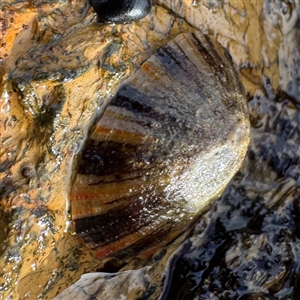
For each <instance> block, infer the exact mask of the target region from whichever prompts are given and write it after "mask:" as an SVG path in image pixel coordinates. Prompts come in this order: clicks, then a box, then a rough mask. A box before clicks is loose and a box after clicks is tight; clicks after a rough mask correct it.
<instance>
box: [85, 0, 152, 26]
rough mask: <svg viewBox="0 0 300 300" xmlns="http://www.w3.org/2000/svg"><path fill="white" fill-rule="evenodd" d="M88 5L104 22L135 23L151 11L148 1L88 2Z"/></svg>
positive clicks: (100, 0) (113, 0)
mask: <svg viewBox="0 0 300 300" xmlns="http://www.w3.org/2000/svg"><path fill="white" fill-rule="evenodd" d="M90 3H91V5H92V6H93V8H94V9H95V11H96V13H97V14H98V16H99V17H100V19H101V20H102V21H104V22H130V21H137V20H140V19H142V18H144V17H145V16H147V14H148V13H149V11H150V9H151V2H150V0H90Z"/></svg>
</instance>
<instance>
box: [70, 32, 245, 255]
mask: <svg viewBox="0 0 300 300" xmlns="http://www.w3.org/2000/svg"><path fill="white" fill-rule="evenodd" d="M248 141H249V124H248V116H247V109H246V104H245V98H244V94H243V91H242V88H241V84H240V82H239V79H238V76H237V75H236V72H235V70H234V68H233V66H232V64H231V60H230V58H229V56H228V55H227V54H226V53H224V52H223V50H222V48H221V47H220V46H219V44H218V43H216V42H215V41H214V40H212V39H210V38H209V37H207V36H204V35H202V34H201V33H200V32H195V33H185V34H180V35H178V36H177V37H176V38H174V39H173V40H172V41H170V42H169V43H168V44H166V45H165V46H163V47H162V48H160V49H158V50H157V51H156V52H155V53H154V54H153V55H152V56H151V57H150V58H149V59H148V60H147V61H146V62H144V63H143V65H142V66H141V68H140V69H139V70H138V71H137V72H136V73H135V74H134V76H133V77H131V78H130V79H129V80H128V81H127V82H126V84H124V85H123V86H122V87H121V88H120V89H119V90H118V91H117V93H116V95H115V96H114V97H113V98H112V99H111V101H110V102H109V104H108V106H107V108H106V109H105V111H104V113H103V115H101V116H100V117H99V120H98V121H97V122H96V124H95V126H94V127H93V129H92V133H91V135H90V136H89V138H88V140H87V141H86V144H85V146H84V148H83V150H82V153H81V154H80V158H79V164H78V165H79V168H78V174H77V176H76V180H75V182H74V184H73V187H72V191H71V196H70V198H71V210H72V219H73V220H74V223H75V228H76V233H77V234H78V235H79V236H80V237H81V238H83V240H84V241H85V242H86V243H87V245H88V246H89V247H90V248H92V249H95V251H96V255H97V256H98V257H102V256H105V255H108V254H111V253H114V252H116V251H119V252H120V251H121V250H124V251H125V252H126V253H127V254H131V253H137V252H140V251H142V250H144V249H146V248H148V247H150V246H153V245H155V244H158V243H161V242H163V243H164V242H166V241H168V240H170V239H171V238H172V237H174V236H176V235H177V234H178V233H179V232H180V231H182V230H183V229H184V228H186V226H187V225H188V224H189V223H190V222H191V221H192V220H193V218H194V217H195V216H197V215H199V213H200V212H201V211H202V210H203V209H204V208H206V207H207V206H208V204H209V203H211V201H212V200H214V199H216V197H217V196H218V195H219V194H220V193H221V191H222V190H223V189H224V187H225V186H226V184H227V183H228V182H229V180H230V179H231V177H232V176H233V175H234V173H235V172H236V171H237V169H238V168H239V166H240V164H241V162H242V159H243V157H244V155H245V152H246V149H247V145H248ZM124 251H123V253H125V252H124Z"/></svg>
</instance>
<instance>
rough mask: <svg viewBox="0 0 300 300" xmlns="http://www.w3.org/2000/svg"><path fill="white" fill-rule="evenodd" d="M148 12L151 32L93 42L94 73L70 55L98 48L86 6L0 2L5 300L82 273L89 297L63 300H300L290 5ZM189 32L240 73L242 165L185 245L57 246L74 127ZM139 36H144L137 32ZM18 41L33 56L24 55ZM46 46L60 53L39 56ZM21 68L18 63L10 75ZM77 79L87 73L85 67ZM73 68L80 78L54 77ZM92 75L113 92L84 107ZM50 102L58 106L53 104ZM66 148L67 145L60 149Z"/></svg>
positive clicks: (98, 91) (41, 291)
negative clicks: (111, 252) (97, 256)
mask: <svg viewBox="0 0 300 300" xmlns="http://www.w3.org/2000/svg"><path fill="white" fill-rule="evenodd" d="M158 3H159V5H161V6H156V7H154V8H153V15H152V17H153V18H156V19H155V21H153V20H154V19H151V18H152V17H151V18H146V19H145V20H144V21H143V20H142V21H139V23H132V24H127V25H125V26H123V25H111V26H110V27H109V29H108V33H106V34H105V35H104V36H99V37H98V46H99V45H101V47H104V48H105V49H106V51H107V53H109V54H112V55H108V56H107V60H104V61H97V51H96V52H94V51H93V49H96V48H97V47H93V46H89V47H86V45H85V44H80V43H79V45H78V44H77V42H78V38H79V36H80V34H81V35H82V36H89V34H90V37H93V38H94V36H95V35H94V34H91V31H93V30H94V29H95V27H94V25H93V24H94V23H93V21H92V20H93V17H94V15H93V13H92V12H91V11H89V8H88V6H87V3H86V1H82V2H80V1H78V2H76V4H75V3H73V2H71V4H70V5H71V8H72V9H70V7H69V6H68V5H69V4H66V2H63V3H59V4H58V3H56V2H55V1H53V2H51V3H48V4H45V3H37V2H34V1H32V2H30V3H29V2H28V3H26V4H24V3H22V2H18V1H7V2H2V3H1V9H2V11H1V26H2V27H1V28H2V35H3V41H2V49H1V55H0V56H1V67H2V68H1V69H0V73H1V76H2V78H1V86H0V89H1V93H2V96H3V98H2V99H4V101H2V102H1V105H2V106H1V113H2V115H1V120H4V122H3V123H1V135H2V136H1V139H2V140H1V142H2V143H3V146H4V147H3V148H1V151H2V152H1V172H2V173H1V194H2V199H1V211H0V225H1V227H2V226H3V228H4V230H3V231H2V232H1V233H0V241H1V250H0V251H1V252H2V257H1V260H0V265H1V268H0V269H1V270H2V273H1V297H2V298H3V299H14V298H18V297H19V298H21V299H37V298H38V299H51V298H53V296H54V295H57V294H58V293H60V292H61V291H63V290H64V289H65V288H67V287H68V286H70V285H72V284H73V283H74V282H75V281H76V280H77V279H79V278H80V276H81V274H83V273H89V272H95V271H101V272H105V273H100V274H98V275H97V276H98V277H97V278H100V279H98V281H99V285H98V286H97V288H96V289H94V290H92V291H90V290H87V286H88V284H86V283H84V284H79V285H77V286H75V287H74V286H73V287H74V290H73V293H75V294H71V292H70V291H67V294H64V296H62V297H63V298H62V299H67V298H66V295H68V294H69V295H70V298H71V299H74V298H76V297H77V298H78V299H80V298H79V297H81V299H90V298H91V296H93V297H97V295H98V297H100V299H111V298H110V297H111V295H112V291H114V293H116V294H115V295H116V297H122V296H124V297H126V298H127V299H158V298H160V299H298V298H299V297H300V291H299V290H300V287H299V256H300V253H299V251H300V250H299V228H300V225H299V224H300V223H299V222H300V221H299V219H300V208H299V207H300V206H299V196H300V195H299V193H300V192H299V186H300V183H299V173H300V168H299V155H300V153H299V144H300V143H299V142H300V137H299V135H300V133H299V123H300V120H299V103H300V97H299V61H300V59H299V43H298V42H297V41H299V26H298V25H299V14H300V13H299V3H298V2H288V3H285V2H282V1H264V2H261V3H258V2H255V3H252V2H250V1H231V2H228V3H224V2H221V1H180V2H179V1H158ZM25 11H26V14H25V13H24V12H25ZM181 18H184V19H185V20H187V21H188V23H189V24H186V23H185V22H183V21H182V19H181ZM66 20H67V21H66ZM79 23H81V24H84V26H83V28H82V29H81V31H80V34H79V35H73V36H72V32H75V31H76V30H77V27H76V26H78V25H77V24H79ZM191 27H195V28H198V29H201V30H202V31H204V32H205V33H208V34H210V35H213V36H215V37H216V38H217V40H218V41H219V42H220V43H221V44H222V45H223V46H224V47H225V48H227V49H228V50H229V52H230V54H231V56H232V59H233V62H234V64H235V66H236V68H237V69H238V70H239V72H240V76H241V80H242V83H243V85H244V87H245V90H246V92H247V96H248V99H249V112H250V120H251V127H252V128H251V144H250V149H249V151H248V155H247V157H246V160H245V162H244V165H243V167H242V168H241V169H240V171H239V173H238V174H237V175H236V177H235V178H234V179H233V181H232V182H231V184H230V185H229V186H228V188H227V189H226V191H225V192H224V194H223V195H222V197H221V199H220V200H219V201H218V202H216V203H215V204H214V206H213V207H212V208H211V209H210V210H209V211H208V212H207V213H206V214H204V215H203V216H202V217H201V219H200V220H199V223H198V224H197V225H196V226H195V228H194V229H193V230H192V232H189V235H188V234H186V235H188V237H186V236H182V237H180V238H179V239H177V240H174V241H173V243H171V244H170V245H169V247H165V248H163V249H161V250H160V251H158V253H156V254H155V255H153V256H152V257H151V258H150V259H149V258H148V259H145V258H136V259H135V260H133V261H130V262H126V263H124V262H121V263H120V262H117V263H115V261H114V260H111V261H109V262H107V261H102V262H99V261H95V260H94V257H93V254H92V253H91V252H90V251H89V250H87V249H86V248H84V246H83V245H82V244H80V242H79V241H78V239H76V238H75V237H68V238H66V237H65V236H66V235H64V234H63V231H64V230H63V229H64V227H65V217H64V212H65V199H66V198H67V192H66V193H65V194H63V195H61V192H60V191H62V190H63V188H62V187H63V186H64V185H65V182H66V180H69V177H68V176H69V175H68V174H69V170H70V167H71V165H72V160H71V159H72V156H73V154H74V153H75V152H76V151H77V150H78V145H77V143H74V141H75V140H76V141H78V140H83V139H84V137H85V136H86V134H87V129H86V127H85V126H82V127H81V126H78V120H81V121H82V120H85V121H82V122H81V124H83V125H84V124H85V125H87V124H88V123H89V120H90V119H91V117H92V115H93V112H94V111H95V109H96V108H97V105H98V103H99V99H102V98H103V95H105V94H106V93H109V92H110V91H112V90H113V89H114V88H115V87H116V86H117V84H118V80H120V78H126V77H128V76H129V75H130V72H131V71H132V70H133V69H134V68H135V66H137V65H138V64H139V63H140V62H142V61H144V60H145V59H146V58H147V57H148V56H149V55H150V53H151V52H152V51H153V48H152V47H154V48H155V49H156V48H157V47H158V46H159V45H160V43H161V42H162V41H163V40H165V39H166V37H168V38H171V37H172V35H173V34H176V33H177V32H178V31H181V30H182V31H185V30H190V29H191ZM148 28H151V29H152V30H151V31H149V32H147V29H148ZM153 28H154V29H153ZM137 32H140V34H141V36H143V37H144V39H140V40H138V39H137V40H136V41H133V42H132V43H129V44H127V45H129V46H128V47H127V48H126V49H125V50H126V51H125V50H124V48H122V45H124V44H123V42H122V41H123V38H124V37H128V36H130V34H133V33H137ZM7 33H9V34H7ZM11 36H16V38H15V39H12V38H9V37H11ZM88 39H89V40H91V41H92V40H93V39H92V38H88ZM116 39H117V40H118V41H119V42H118V43H117V44H119V45H120V47H117V48H114V47H112V48H111V47H110V46H109V45H111V41H112V40H114V41H116ZM26 40H30V41H31V43H25V42H23V41H26ZM143 40H145V41H148V43H142V42H141V41H143ZM58 41H59V42H58ZM49 42H50V43H52V46H55V45H56V44H57V45H59V47H58V48H55V47H53V48H49V47H48V46H47V45H48V43H49ZM70 45H71V46H70ZM34 47H39V49H40V50H41V51H40V52H41V53H43V54H42V55H41V56H40V57H38V60H39V61H38V63H39V66H40V67H39V68H37V65H36V64H32V59H33V58H32V56H30V55H31V53H33V52H34V51H33V48H34ZM68 47H70V48H68ZM71 49H73V50H72V51H71ZM101 49H103V48H101ZM122 49H123V50H122ZM135 51H137V52H138V53H140V55H137V56H134V57H133V59H132V60H128V61H126V59H125V60H124V61H125V65H124V66H123V68H121V69H120V68H119V66H118V64H117V63H116V61H117V59H118V57H119V56H120V55H121V56H122V57H126V58H128V57H130V54H132V53H133V52H135ZM66 53H68V54H69V55H70V56H69V57H71V58H72V59H68V56H67V55H65V54H66ZM82 53H84V54H85V57H86V62H88V60H89V59H91V58H93V59H94V58H95V59H94V60H92V61H93V64H94V68H91V69H89V70H90V71H89V72H88V71H87V69H86V68H81V69H79V70H77V68H76V67H77V64H76V57H77V56H78V55H80V54H82ZM114 55H115V56H114ZM19 57H22V59H20V60H18V61H17V62H16V61H15V58H19ZM4 61H5V63H4ZM55 61H60V63H57V64H55ZM47 62H49V63H47ZM127 63H128V64H127ZM16 64H17V65H18V68H17V69H16V70H14V68H15V65H16ZM99 65H100V66H102V67H101V68H100V69H99ZM49 66H50V67H51V68H49ZM61 66H63V68H61ZM83 66H85V67H87V66H88V63H87V64H86V65H85V63H84V62H83ZM110 66H114V67H113V68H111V67H110ZM73 69H75V70H77V71H74V72H69V71H67V73H66V72H65V70H73ZM99 70H100V71H99ZM99 72H100V74H101V75H102V76H103V77H104V78H109V79H112V80H111V81H109V84H108V85H106V86H104V87H103V85H101V82H99V83H97V84H96V85H95V86H92V88H91V89H90V90H89V93H88V94H87V93H86V89H83V88H82V86H83V85H84V84H88V83H90V82H94V81H95V78H96V77H98V76H99ZM7 74H14V78H17V79H20V78H21V79H22V78H23V79H24V78H25V79H26V76H29V77H30V78H33V84H30V85H29V86H28V80H21V81H20V80H11V78H10V77H9V76H8V77H7ZM82 74H86V75H85V76H81V75H82ZM76 76H78V78H79V80H78V81H76V78H77V77H76ZM63 78H67V82H63ZM84 80H85V81H84ZM41 82H43V83H45V84H44V85H43V84H41ZM80 85H81V87H80ZM44 86H48V87H50V89H45V88H44ZM24 91H26V93H27V94H28V93H31V95H33V97H31V98H30V99H34V101H35V102H30V101H29V100H30V99H24V98H22V92H24ZM72 93H76V94H78V93H81V94H80V95H81V96H82V99H84V100H83V101H82V102H81V105H80V106H79V107H78V103H72V101H71V99H72ZM20 95H21V98H22V99H21V100H20V99H19V98H18V97H20ZM57 95H59V97H57ZM101 97H102V98H101ZM57 98H59V99H63V101H62V102H60V101H58V102H56V101H55V99H57ZM18 99H19V100H18ZM41 99H42V100H41ZM66 103H67V104H66ZM50 124H55V126H54V127H52V126H50ZM66 124H67V125H68V126H66ZM70 124H71V126H70ZM66 128H70V130H66ZM24 129H25V130H24ZM7 132H9V134H7ZM5 134H7V135H5ZM33 136H34V137H35V138H34V139H33V138H32V137H33ZM12 137H13V138H12ZM66 140H67V141H68V143H67V144H65V143H64V142H63V141H66ZM41 145H42V147H44V146H45V145H46V149H47V151H46V152H43V151H41ZM28 149H30V150H31V152H30V153H31V155H30V156H29V157H28V156H26V153H29V151H28ZM32 149H33V150H34V151H32ZM41 153H44V154H43V155H41ZM24 158H25V159H24ZM62 179H63V180H62ZM62 199H63V200H64V201H61V200H62ZM5 224H9V227H7V226H5ZM53 224H55V226H53ZM8 229H9V230H8ZM24 249H26V252H24ZM62 249H63V251H62ZM120 265H121V266H123V267H122V268H121V269H120ZM145 266H146V267H145ZM127 270H135V271H133V272H127ZM114 271H119V272H117V273H113V272H114ZM37 278H38V280H37ZM94 281H95V278H94V277H93V278H92V282H94ZM16 283H17V284H16ZM93 286H94V285H93ZM16 295H17V296H16ZM125 295H126V296H125ZM105 297H106V298H105Z"/></svg>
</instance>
